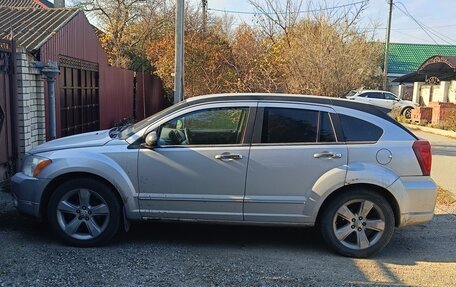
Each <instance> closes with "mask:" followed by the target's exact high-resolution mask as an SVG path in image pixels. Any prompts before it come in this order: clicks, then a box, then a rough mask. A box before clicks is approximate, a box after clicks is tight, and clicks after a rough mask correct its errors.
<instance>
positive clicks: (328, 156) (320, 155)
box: [314, 151, 342, 158]
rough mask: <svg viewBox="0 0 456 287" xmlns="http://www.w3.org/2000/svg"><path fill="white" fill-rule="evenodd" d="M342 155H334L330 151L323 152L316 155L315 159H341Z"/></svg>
mask: <svg viewBox="0 0 456 287" xmlns="http://www.w3.org/2000/svg"><path fill="white" fill-rule="evenodd" d="M341 157H342V154H340V153H333V152H330V151H322V152H317V153H314V158H341Z"/></svg>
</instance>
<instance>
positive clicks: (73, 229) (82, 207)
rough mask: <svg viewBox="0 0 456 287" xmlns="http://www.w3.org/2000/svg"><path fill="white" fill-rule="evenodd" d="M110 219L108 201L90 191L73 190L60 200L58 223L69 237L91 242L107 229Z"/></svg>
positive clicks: (82, 189)
mask: <svg viewBox="0 0 456 287" xmlns="http://www.w3.org/2000/svg"><path fill="white" fill-rule="evenodd" d="M109 219H110V212H109V207H108V204H107V203H106V201H105V200H104V199H103V198H102V197H101V196H100V195H99V194H98V193H97V192H95V191H93V190H90V189H84V188H81V189H74V190H71V191H69V192H67V193H65V195H64V196H63V197H62V198H61V199H60V200H59V202H58V205H57V223H58V225H59V226H60V228H61V229H62V231H63V232H65V233H66V234H67V235H68V236H70V237H72V238H75V239H78V240H90V239H93V238H95V237H97V236H99V235H100V234H101V233H103V231H104V230H105V229H106V228H107V226H108V224H109Z"/></svg>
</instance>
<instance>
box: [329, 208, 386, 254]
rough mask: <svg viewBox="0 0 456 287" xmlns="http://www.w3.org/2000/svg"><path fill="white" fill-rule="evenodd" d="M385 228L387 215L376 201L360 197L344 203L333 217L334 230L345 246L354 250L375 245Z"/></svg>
mask: <svg viewBox="0 0 456 287" xmlns="http://www.w3.org/2000/svg"><path fill="white" fill-rule="evenodd" d="M384 230H385V215H384V214H383V211H382V210H381V209H380V207H379V206H378V205H376V204H375V203H373V202H371V201H369V200H364V199H359V200H350V201H348V202H346V203H344V204H342V205H341V206H340V207H339V209H338V210H337V212H336V214H335V215H334V218H333V232H334V234H335V236H336V238H337V240H338V241H339V242H340V243H341V244H343V245H344V246H345V247H348V248H350V249H354V250H362V249H367V248H369V247H371V246H373V245H375V244H376V243H377V242H378V241H379V240H380V238H381V237H382V235H383V233H384Z"/></svg>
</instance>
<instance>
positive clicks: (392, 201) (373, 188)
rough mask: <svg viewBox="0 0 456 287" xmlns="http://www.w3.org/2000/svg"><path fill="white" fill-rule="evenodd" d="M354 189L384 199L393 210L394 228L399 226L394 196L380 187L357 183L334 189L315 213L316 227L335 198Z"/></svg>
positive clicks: (397, 204) (397, 209)
mask: <svg viewBox="0 0 456 287" xmlns="http://www.w3.org/2000/svg"><path fill="white" fill-rule="evenodd" d="M354 189H368V190H370V191H373V192H375V193H377V194H378V195H380V196H382V197H383V198H385V199H386V200H387V201H388V203H389V204H390V206H391V208H392V209H393V213H394V224H395V226H396V227H398V226H399V224H400V222H401V211H400V207H399V203H398V202H397V200H396V198H395V197H394V195H393V194H392V193H391V192H390V191H389V190H387V189H386V188H383V187H381V186H378V185H374V184H369V183H357V184H350V185H345V186H343V187H340V188H338V189H336V190H335V191H333V192H332V193H331V194H330V195H328V196H327V197H326V198H325V199H324V201H323V203H322V204H321V206H320V208H319V210H318V213H317V218H316V224H317V225H318V224H319V221H320V219H321V216H322V214H323V212H324V210H325V209H326V207H327V206H328V205H329V203H330V202H331V201H332V200H333V199H334V198H335V197H336V196H338V195H339V194H341V193H343V192H347V191H349V190H354Z"/></svg>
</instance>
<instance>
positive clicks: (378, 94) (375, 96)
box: [367, 93, 384, 99]
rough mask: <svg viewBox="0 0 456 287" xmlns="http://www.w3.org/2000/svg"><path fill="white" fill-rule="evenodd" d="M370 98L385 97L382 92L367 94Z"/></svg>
mask: <svg viewBox="0 0 456 287" xmlns="http://www.w3.org/2000/svg"><path fill="white" fill-rule="evenodd" d="M367 97H368V98H369V99H384V96H383V94H382V93H369V94H368V95H367Z"/></svg>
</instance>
